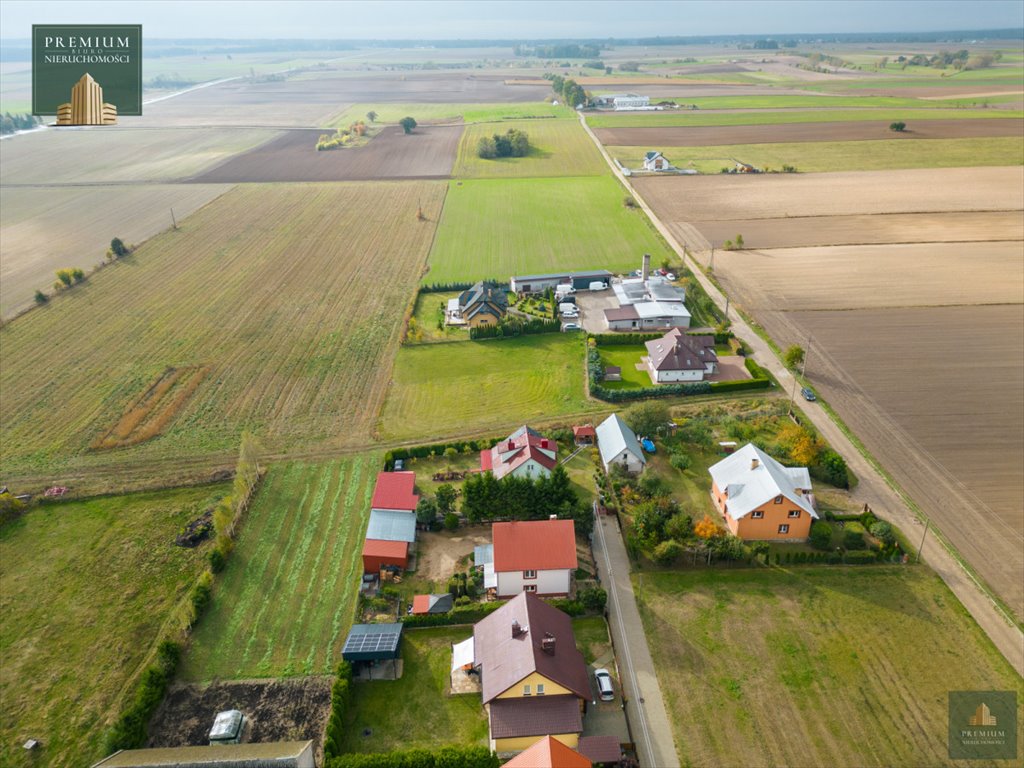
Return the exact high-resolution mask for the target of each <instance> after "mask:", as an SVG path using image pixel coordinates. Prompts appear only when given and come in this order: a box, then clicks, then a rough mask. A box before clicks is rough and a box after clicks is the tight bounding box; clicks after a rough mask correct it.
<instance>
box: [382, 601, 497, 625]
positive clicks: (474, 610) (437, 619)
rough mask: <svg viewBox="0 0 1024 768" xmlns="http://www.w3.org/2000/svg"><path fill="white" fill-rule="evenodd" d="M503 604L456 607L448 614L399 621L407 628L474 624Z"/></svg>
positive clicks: (407, 617)
mask: <svg viewBox="0 0 1024 768" xmlns="http://www.w3.org/2000/svg"><path fill="white" fill-rule="evenodd" d="M504 604H505V602H504V601H495V602H493V603H472V604H470V605H457V606H455V607H454V608H452V609H451V610H450V611H448V613H427V614H422V615H419V616H403V617H402V619H401V621H402V623H403V624H405V625H406V626H407V627H409V628H414V627H442V626H447V625H449V624H476V623H477V622H478V621H480V619H482V618H484V617H486V616H489V615H490V614H491V613H493V612H494V611H496V610H498V609H499V608H501V606H503V605H504Z"/></svg>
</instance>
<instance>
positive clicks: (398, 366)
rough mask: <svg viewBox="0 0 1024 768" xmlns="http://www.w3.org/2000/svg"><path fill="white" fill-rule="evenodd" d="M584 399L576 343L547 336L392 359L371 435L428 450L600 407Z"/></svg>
mask: <svg viewBox="0 0 1024 768" xmlns="http://www.w3.org/2000/svg"><path fill="white" fill-rule="evenodd" d="M599 407H600V406H599V405H598V404H597V403H591V402H588V401H586V400H585V399H584V395H583V339H582V337H581V336H579V335H578V334H562V333H549V334H541V335H537V336H522V337H519V338H515V339H492V340H487V341H470V342H465V343H461V344H421V345H416V346H404V347H402V348H401V349H400V350H399V352H398V357H397V358H396V360H395V367H394V371H393V372H392V383H391V388H390V390H389V391H388V395H387V399H386V401H385V403H384V409H383V411H382V413H381V418H380V422H379V425H378V430H379V432H380V435H381V438H383V439H386V440H389V439H390V440H393V439H411V438H417V439H419V440H420V441H421V442H423V443H430V442H434V441H436V440H441V439H444V438H447V437H449V436H460V435H465V436H470V435H474V434H479V433H481V432H485V431H495V432H500V431H501V430H503V429H506V428H509V427H510V426H514V425H517V424H524V423H531V422H534V421H536V420H538V419H544V420H550V419H553V418H555V417H558V416H563V415H566V414H571V413H579V412H584V411H593V410H596V409H597V408H599Z"/></svg>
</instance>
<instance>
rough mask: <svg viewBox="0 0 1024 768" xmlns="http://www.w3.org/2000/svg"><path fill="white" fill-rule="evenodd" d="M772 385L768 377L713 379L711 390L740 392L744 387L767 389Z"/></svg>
mask: <svg viewBox="0 0 1024 768" xmlns="http://www.w3.org/2000/svg"><path fill="white" fill-rule="evenodd" d="M771 385H772V382H771V380H769V379H744V380H743V381H715V382H712V384H711V391H712V392H740V391H742V390H746V389H767V388H768V387H770V386H771Z"/></svg>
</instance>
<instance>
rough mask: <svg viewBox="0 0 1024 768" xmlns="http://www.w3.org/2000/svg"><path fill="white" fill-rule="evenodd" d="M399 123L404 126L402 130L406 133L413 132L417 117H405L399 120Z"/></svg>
mask: <svg viewBox="0 0 1024 768" xmlns="http://www.w3.org/2000/svg"><path fill="white" fill-rule="evenodd" d="M398 124H399V125H400V126H402V130H403V131H405V132H406V133H412V129H413V128H415V127H416V118H414V117H403V118H402V119H401V120H399V121H398Z"/></svg>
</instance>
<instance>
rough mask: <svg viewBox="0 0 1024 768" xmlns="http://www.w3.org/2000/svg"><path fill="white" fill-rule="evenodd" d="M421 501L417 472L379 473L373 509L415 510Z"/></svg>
mask: <svg viewBox="0 0 1024 768" xmlns="http://www.w3.org/2000/svg"><path fill="white" fill-rule="evenodd" d="M419 503H420V497H419V496H417V495H416V473H415V472H381V473H379V474H378V475H377V486H376V487H375V488H374V489H373V500H372V501H371V502H370V508H371V509H381V510H391V511H394V512H415V511H416V506H417V505H418V504H419Z"/></svg>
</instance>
